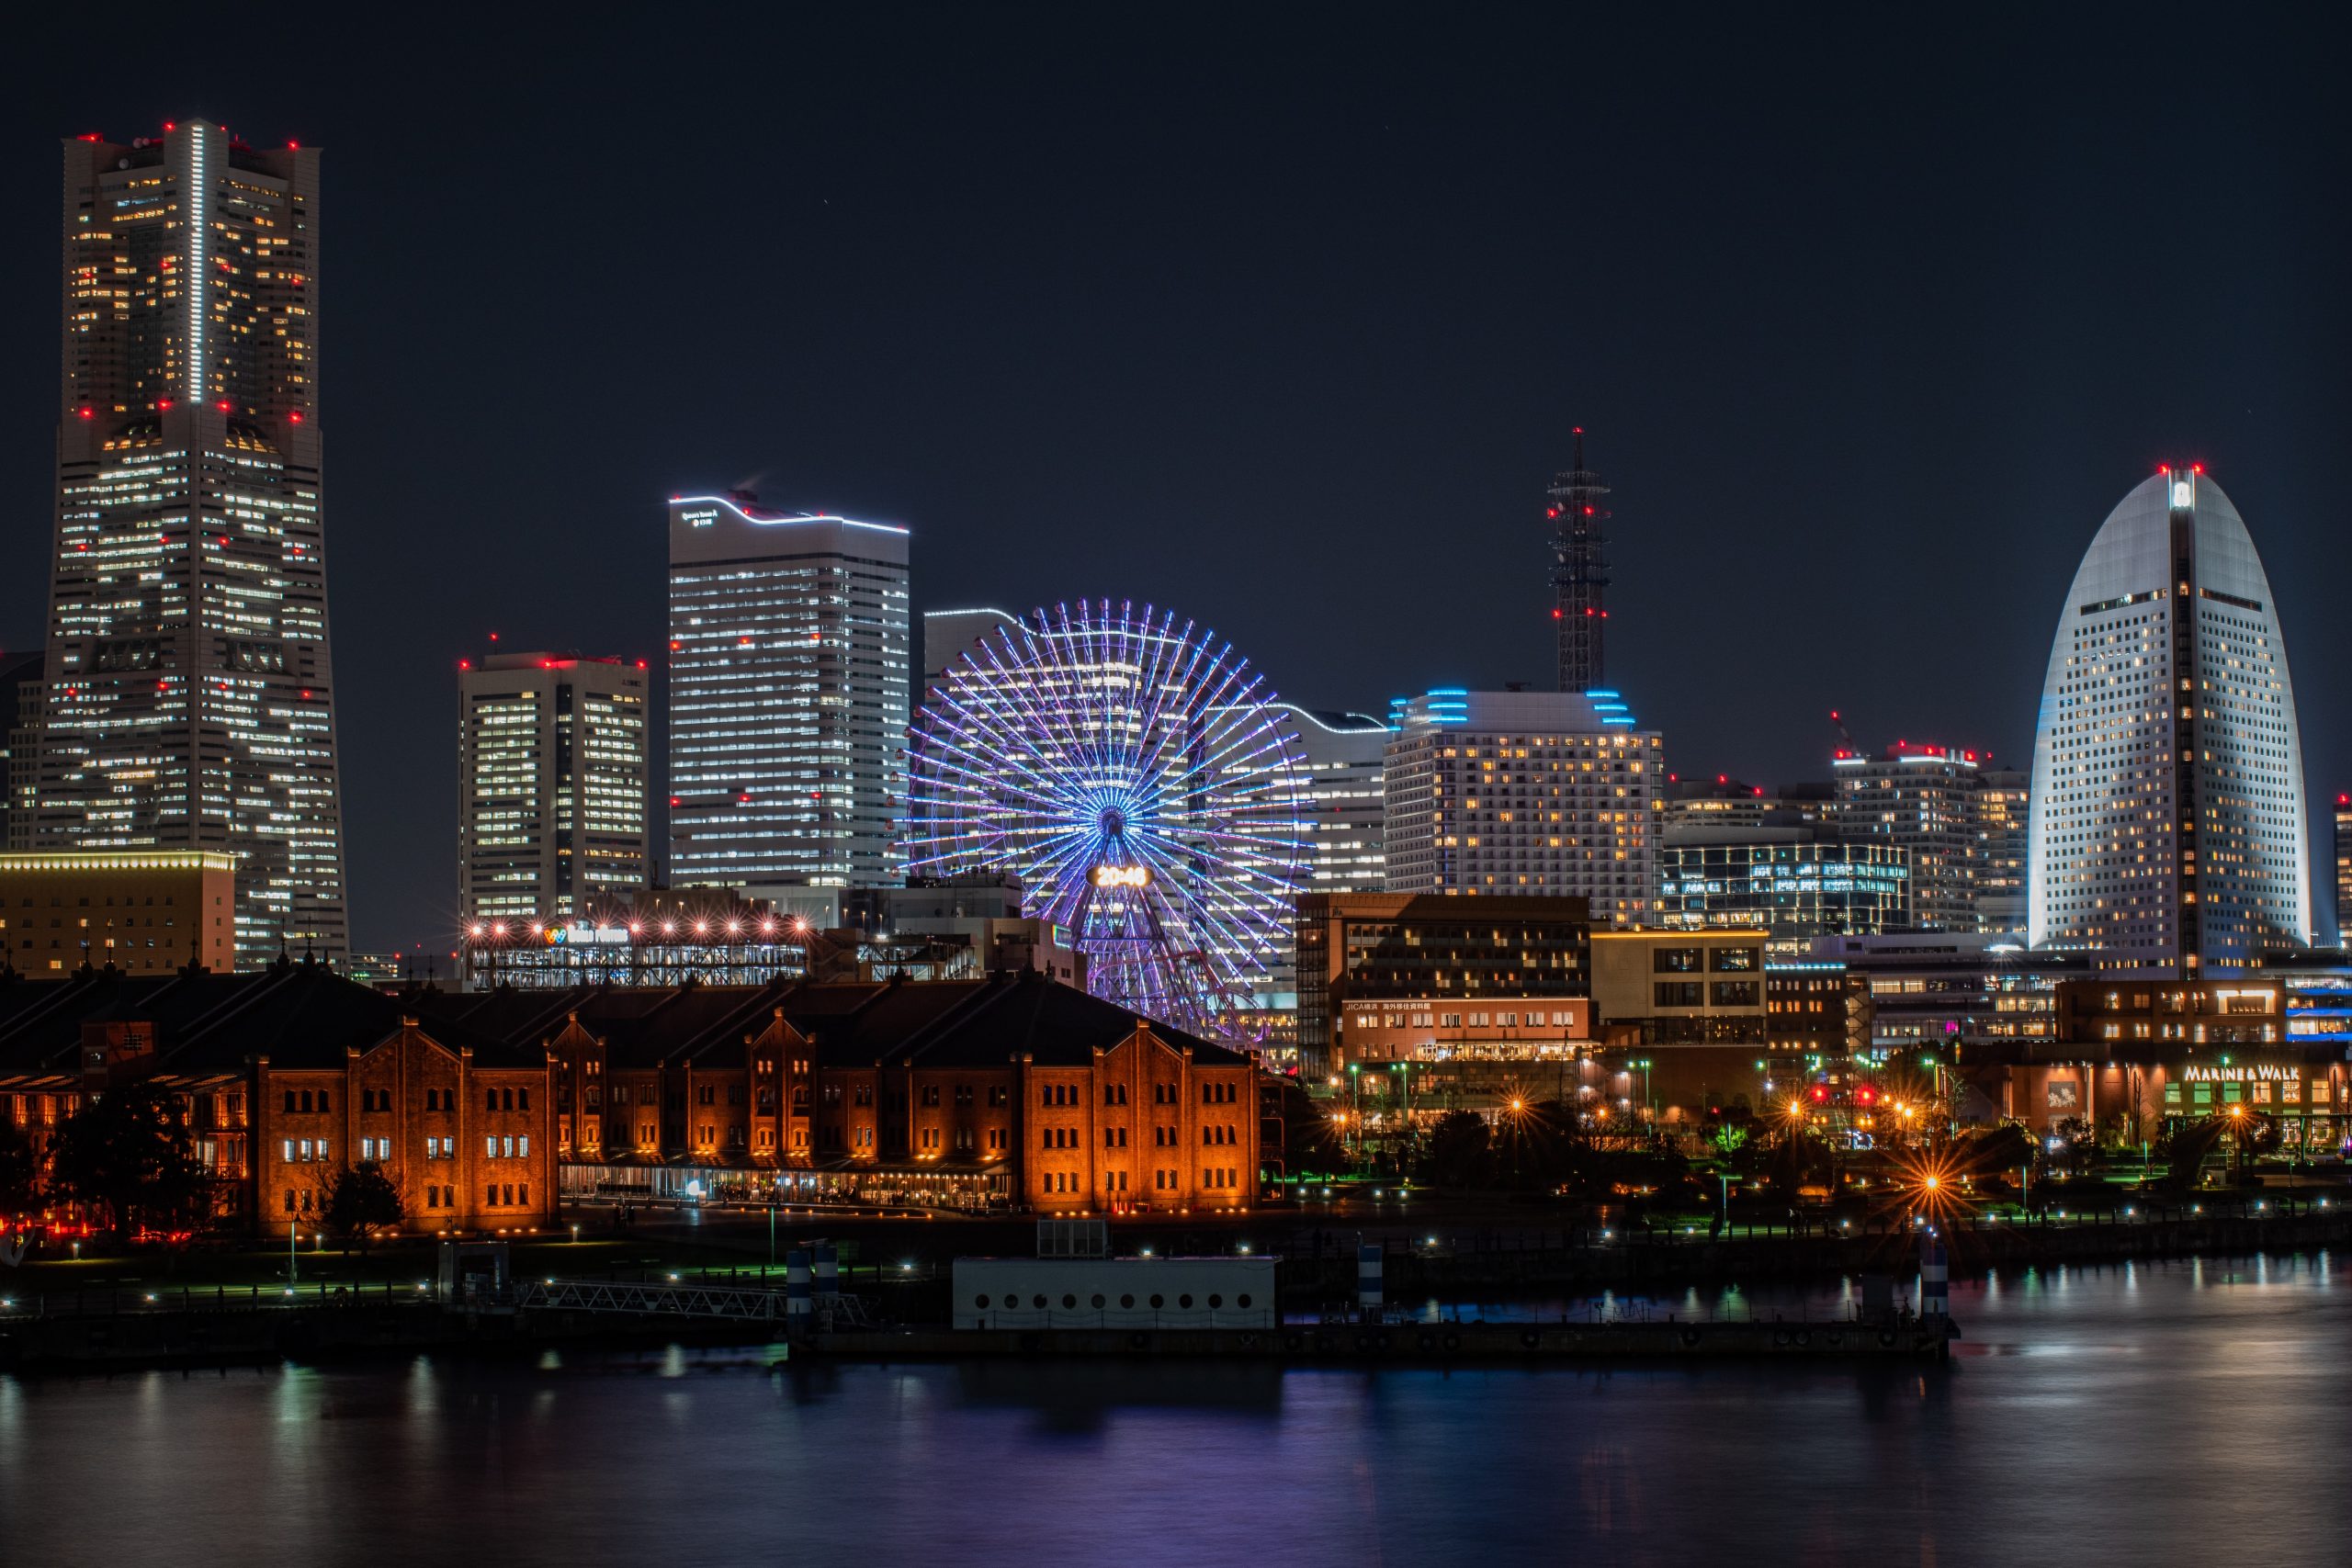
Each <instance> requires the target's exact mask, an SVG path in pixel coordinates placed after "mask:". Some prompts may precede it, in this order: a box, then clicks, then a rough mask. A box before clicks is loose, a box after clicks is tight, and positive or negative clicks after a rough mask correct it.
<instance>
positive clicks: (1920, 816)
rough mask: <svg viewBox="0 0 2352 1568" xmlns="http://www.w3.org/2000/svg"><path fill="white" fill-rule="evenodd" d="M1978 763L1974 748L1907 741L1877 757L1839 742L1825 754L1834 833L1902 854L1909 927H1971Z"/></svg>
mask: <svg viewBox="0 0 2352 1568" xmlns="http://www.w3.org/2000/svg"><path fill="white" fill-rule="evenodd" d="M1981 765H1982V761H1981V759H1980V757H1979V756H1978V754H1977V753H1976V752H1974V751H1970V750H1962V749H1961V748H1959V747H1956V746H1914V745H1912V744H1910V743H1909V742H1907V741H1898V742H1896V743H1895V744H1894V745H1893V746H1890V747H1888V748H1887V749H1886V750H1885V752H1884V753H1883V755H1881V756H1878V757H1865V756H1862V755H1860V753H1858V752H1854V751H1849V750H1840V751H1839V752H1838V754H1837V755H1836V756H1834V757H1833V758H1831V759H1830V768H1831V770H1832V774H1833V776H1834V778H1835V779H1836V781H1837V784H1838V799H1837V804H1836V809H1835V812H1834V814H1833V816H1832V820H1833V822H1834V823H1835V825H1836V827H1837V829H1838V837H1840V838H1842V839H1844V840H1847V841H1848V842H1849V843H1876V844H1891V845H1894V847H1896V848H1898V849H1900V850H1902V851H1904V852H1905V853H1906V854H1907V855H1908V856H1909V859H1910V867H1911V912H1910V917H1909V919H1908V920H1907V922H1906V928H1907V929H1908V930H1911V931H1975V930H1976V874H1977V856H1978V853H1979V845H1978V842H1977V833H1978V822H1979V815H1978V805H1979V795H1980V793H1981V792H1980V790H1979V787H1978V785H1979V782H1980V781H1979V776H1978V770H1979V768H1980V766H1981Z"/></svg>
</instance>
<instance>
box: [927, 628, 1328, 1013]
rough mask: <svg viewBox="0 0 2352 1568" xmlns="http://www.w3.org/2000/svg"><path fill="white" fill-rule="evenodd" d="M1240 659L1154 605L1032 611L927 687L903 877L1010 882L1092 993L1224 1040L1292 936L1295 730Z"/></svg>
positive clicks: (1301, 848)
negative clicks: (1081, 960)
mask: <svg viewBox="0 0 2352 1568" xmlns="http://www.w3.org/2000/svg"><path fill="white" fill-rule="evenodd" d="M1272 703H1273V694H1272V692H1271V691H1269V690H1267V689H1266V688H1265V686H1264V683H1263V682H1262V681H1261V679H1260V677H1259V676H1258V674H1257V673H1256V672H1255V671H1252V670H1251V669H1250V665H1249V661H1248V660H1237V659H1235V658H1234V656H1233V650H1232V647H1231V645H1230V644H1227V643H1221V642H1220V641H1219V640H1218V639H1217V638H1216V636H1215V634H1213V633H1209V632H1205V631H1202V632H1199V633H1197V634H1196V633H1195V630H1194V627H1193V624H1192V623H1191V622H1189V621H1187V622H1184V623H1182V625H1179V624H1178V622H1177V620H1176V617H1175V616H1174V615H1172V614H1170V613H1166V612H1162V613H1159V615H1157V617H1156V618H1155V614H1154V612H1153V610H1152V608H1151V607H1150V606H1149V605H1146V606H1144V607H1143V608H1142V610H1141V612H1140V613H1137V612H1136V609H1135V607H1134V605H1133V604H1117V605H1114V604H1111V603H1110V602H1109V601H1107V600H1105V601H1103V602H1101V603H1099V604H1087V603H1080V604H1078V605H1077V606H1075V607H1074V608H1073V607H1072V606H1070V605H1068V604H1063V605H1059V606H1057V607H1056V608H1055V609H1054V610H1053V611H1052V612H1050V613H1048V612H1046V611H1045V610H1038V611H1035V613H1033V614H1032V615H1030V616H1029V617H1028V618H1027V619H1026V620H1024V621H1019V622H1014V623H1012V624H1011V625H1008V626H1001V627H1000V628H998V629H997V630H996V631H995V632H994V633H993V634H991V635H990V636H989V637H985V638H983V639H982V640H981V641H980V642H979V643H978V645H977V646H976V647H975V648H973V649H972V650H971V651H970V652H968V653H967V654H965V655H964V657H963V658H962V659H961V660H959V661H958V662H957V663H956V665H955V666H954V667H953V668H951V669H950V670H949V671H947V672H946V673H945V674H944V675H943V676H941V677H940V678H939V681H938V683H937V684H936V685H935V686H933V689H932V691H931V693H930V694H929V697H928V699H927V701H926V703H925V705H924V706H923V709H922V713H921V714H919V715H918V716H917V717H916V719H915V724H914V732H913V737H912V742H911V746H910V783H909V792H908V815H907V854H908V870H909V871H910V873H911V874H915V875H919V876H953V875H956V874H962V873H966V872H974V871H1004V872H1011V873H1012V874H1015V875H1017V876H1019V877H1020V879H1021V883H1022V886H1023V909H1024V911H1025V912H1026V913H1027V914H1029V915H1031V916H1033V917H1035V918H1037V919H1046V920H1050V921H1052V922H1054V923H1055V924H1057V925H1058V926H1060V927H1062V928H1063V929H1064V930H1065V931H1068V932H1069V941H1070V945H1071V946H1073V947H1074V948H1076V949H1077V950H1078V951H1079V952H1081V953H1085V954H1086V959H1087V989H1089V990H1090V991H1092V992H1093V993H1094V994H1095V995H1096V996H1098V997H1102V998H1105V999H1106V1000H1109V1001H1114V1002H1116V1003H1118V1004H1119V1005H1120V1006H1122V1007H1126V1008H1131V1009H1133V1010H1136V1011H1137V1012H1140V1013H1143V1014H1146V1015H1147V1016H1148V1017H1152V1018H1157V1019H1160V1020H1163V1021H1167V1022H1170V1023H1172V1024H1175V1025H1176V1026H1178V1027H1179V1028H1182V1029H1187V1030H1193V1031H1200V1032H1227V1029H1226V1026H1225V1024H1224V1022H1223V1021H1225V1020H1227V1019H1228V1018H1229V1017H1230V1015H1232V1014H1233V1013H1235V1012H1237V1011H1238V1010H1240V1009H1242V1008H1244V1007H1246V1006H1247V1005H1248V1004H1249V1001H1250V990H1251V988H1252V987H1255V986H1258V985H1261V984H1263V982H1264V980H1265V978H1266V977H1267V976H1268V975H1269V974H1270V972H1271V971H1272V967H1273V965H1274V964H1275V963H1276V962H1277V960H1278V959H1280V958H1282V957H1283V956H1285V955H1286V954H1287V953H1288V950H1289V945H1290V940H1291V913H1292V904H1291V900H1292V897H1293V895H1294V894H1295V892H1296V890H1297V887H1298V883H1299V874H1300V869H1301V867H1302V866H1303V865H1304V864H1305V863H1306V823H1305V821H1304V820H1303V818H1304V817H1305V807H1306V790H1305V787H1304V786H1305V778H1306V775H1305V773H1304V771H1303V770H1302V768H1301V766H1300V758H1299V750H1298V738H1297V736H1296V734H1295V732H1294V731H1293V730H1292V729H1291V728H1289V727H1288V725H1287V724H1286V723H1285V718H1286V715H1285V714H1284V713H1283V710H1282V709H1280V708H1277V707H1275V706H1273V705H1272Z"/></svg>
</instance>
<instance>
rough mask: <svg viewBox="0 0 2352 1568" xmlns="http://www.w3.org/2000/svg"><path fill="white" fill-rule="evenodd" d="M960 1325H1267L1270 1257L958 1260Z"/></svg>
mask: <svg viewBox="0 0 2352 1568" xmlns="http://www.w3.org/2000/svg"><path fill="white" fill-rule="evenodd" d="M955 1280H956V1287H955V1289H956V1302H955V1322H956V1327H958V1328H1272V1327H1273V1326H1274V1325H1275V1324H1276V1323H1277V1322H1278V1321H1279V1314H1278V1313H1277V1311H1276V1309H1275V1304H1274V1259H1272V1258H1242V1257H1235V1258H957V1259H956V1267H955Z"/></svg>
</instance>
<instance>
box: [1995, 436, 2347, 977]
mask: <svg viewBox="0 0 2352 1568" xmlns="http://www.w3.org/2000/svg"><path fill="white" fill-rule="evenodd" d="M2032 793H2033V799H2032V806H2031V812H2032V870H2031V876H2030V906H2031V908H2030V918H2031V940H2032V942H2033V945H2034V946H2036V947H2044V946H2049V947H2057V948H2071V949H2087V950H2092V951H2095V952H2097V953H2100V954H2101V955H2102V957H2101V962H2102V963H2103V964H2107V965H2108V966H2109V967H2116V968H2121V969H2126V970H2131V971H2136V972H2139V973H2142V974H2147V975H2153V976H2174V977H2182V978H2186V977H2189V976H2194V975H2196V974H2198V973H2200V972H2212V971H2221V972H2229V971H2233V970H2236V969H2239V968H2241V967H2243V966H2244V965H2245V964H2248V963H2250V962H2251V961H2252V960H2253V959H2254V958H2255V957H2256V955H2257V954H2258V953H2260V951H2261V950H2262V949H2263V948H2264V947H2266V946H2273V945H2287V944H2290V943H2306V944H2307V943H2309V942H2310V941H2311V939H2312V886H2311V863H2310V856H2309V848H2310V846H2309V844H2308V843H2307V842H2306V838H2307V829H2306V828H2305V825H2304V817H2303V764H2302V741H2301V735H2300V733H2299V731H2298V729H2297V727H2296V722H2295V688H2294V682H2293V681H2292V679H2291V678H2290V676H2289V674H2288V671H2287V648H2286V642H2285V640H2284V638H2283V637H2281V636H2280V635H2279V630H2278V609H2277V605H2276V604H2275V602H2274V601H2273V599H2272V597H2271V593H2270V582H2269V579H2268V578H2267V576H2266V575H2265V574H2264V572H2263V570H2262V559H2261V558H2260V557H2259V556H2258V555H2256V553H2255V548H2254V541H2253V539H2252V538H2251V537H2249V536H2248V535H2247V533H2246V527H2245V523H2244V521H2242V520H2241V519H2240V518H2239V516H2238V513H2237V508H2235V507H2234V506H2232V505H2231V504H2230V500H2229V497H2227V496H2226V495H2223V494H2222V488H2221V486H2219V485H2217V484H2215V483H2214V482H2213V481H2212V480H2211V479H2208V478H2207V477H2206V476H2205V475H2204V473H2203V471H2202V470H2201V468H2188V469H2186V470H2174V469H2170V468H2166V469H2165V470H2163V471H2161V472H2159V473H2158V474H2156V475H2155V477H2154V478H2152V479H2146V480H2144V481H2143V482H2142V483H2141V484H2140V485H2138V486H2137V487H2135V488H2134V489H2133V490H2132V491H2131V493H2130V494H2129V495H2127V496H2125V497H2124V498H2123V500H2122V501H2121V502H2120V503H2119V504H2118V505H2117V506H2116V508H2115V510H2114V511H2113V512H2111V513H2109V514H2108V518H2107V521H2106V523H2105V524H2104V525H2101V527H2100V528H2099V531H2098V536H2097V537H2096V538H2094V539H2093V540H2092V541H2091V547H2090V548H2089V550H2088V551H2087V552H2086V553H2085V555H2084V557H2083V562H2082V565H2081V567H2080V568H2079V569H2078V570H2076V571H2075V581H2074V583H2073V585H2072V586H2071V587H2070V588H2069V589H2068V590H2067V592H2066V599H2065V603H2064V605H2063V606H2062V607H2061V610H2060V612H2059V621H2058V634H2057V637H2056V638H2055V639H2054V640H2053V641H2052V645H2051V649H2050V666H2049V672H2048V675H2047V676H2046V678H2045V679H2044V681H2043V682H2042V691H2041V716H2040V718H2039V720H2038V722H2037V724H2036V727H2035V731H2034V745H2033V792H2032Z"/></svg>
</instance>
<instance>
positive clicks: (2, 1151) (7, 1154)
mask: <svg viewBox="0 0 2352 1568" xmlns="http://www.w3.org/2000/svg"><path fill="white" fill-rule="evenodd" d="M39 1202H40V1156H39V1155H37V1154H35V1153H34V1152H33V1145H32V1141H31V1140H30V1139H28V1138H27V1137H26V1136H25V1130H24V1129H23V1128H22V1127H19V1126H17V1123H16V1122H15V1121H14V1120H12V1119H10V1118H8V1117H5V1116H0V1230H5V1229H6V1228H7V1227H6V1221H7V1220H9V1219H10V1218H12V1217H14V1216H15V1215H17V1214H26V1213H31V1212H32V1210H33V1209H34V1207H35V1206H36V1205H37V1204H38V1203H39Z"/></svg>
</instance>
